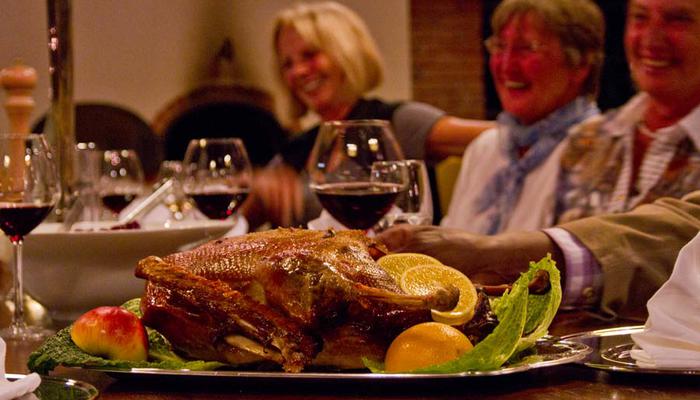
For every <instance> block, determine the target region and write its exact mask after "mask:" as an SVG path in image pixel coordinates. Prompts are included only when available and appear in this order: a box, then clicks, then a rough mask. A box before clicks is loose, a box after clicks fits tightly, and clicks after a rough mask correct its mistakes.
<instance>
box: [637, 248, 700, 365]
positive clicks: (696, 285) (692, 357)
mask: <svg viewBox="0 0 700 400" xmlns="http://www.w3.org/2000/svg"><path fill="white" fill-rule="evenodd" d="M647 309H648V310H649V318H648V319H647V321H646V324H645V326H644V331H643V332H641V333H637V334H634V335H632V339H633V340H634V342H635V343H636V344H637V346H639V347H641V349H634V350H632V352H631V354H630V355H631V356H632V358H634V359H635V360H636V361H637V365H639V366H640V367H644V368H682V369H700V234H698V235H697V236H695V238H694V239H693V240H691V241H690V243H688V244H686V245H685V246H684V247H683V248H682V249H681V251H680V253H679V254H678V259H676V265H675V266H674V268H673V272H672V273H671V277H670V278H669V280H668V281H667V282H666V283H664V285H663V286H661V288H660V289H659V290H658V291H657V292H656V293H655V294H654V296H652V298H651V299H649V302H647Z"/></svg>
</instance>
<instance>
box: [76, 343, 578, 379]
mask: <svg viewBox="0 0 700 400" xmlns="http://www.w3.org/2000/svg"><path fill="white" fill-rule="evenodd" d="M535 350H536V352H537V359H536V360H532V361H530V362H521V363H519V364H515V365H507V366H504V367H502V368H499V369H497V370H492V371H466V372H459V373H452V374H374V373H370V372H367V371H364V370H363V371H354V372H317V371H308V372H306V371H305V372H300V373H290V372H268V371H239V370H236V371H232V370H219V371H189V370H165V369H156V368H132V369H107V368H87V369H94V370H99V371H101V372H105V373H108V374H109V375H112V376H114V377H117V378H119V377H149V376H150V377H153V378H156V377H205V378H227V379H244V380H247V381H251V380H268V379H274V380H276V381H279V380H290V381H390V380H401V381H406V380H426V379H454V378H472V377H486V376H499V375H508V374H514V373H518V372H524V371H528V370H532V369H535V368H543V367H551V366H555V365H561V364H566V363H572V362H575V361H577V360H580V359H582V358H584V357H586V356H587V355H588V354H589V353H590V352H591V349H590V348H589V347H588V346H586V345H585V344H583V343H580V342H574V341H568V340H560V339H559V338H555V337H545V338H543V339H541V340H539V341H538V342H537V343H536V345H535Z"/></svg>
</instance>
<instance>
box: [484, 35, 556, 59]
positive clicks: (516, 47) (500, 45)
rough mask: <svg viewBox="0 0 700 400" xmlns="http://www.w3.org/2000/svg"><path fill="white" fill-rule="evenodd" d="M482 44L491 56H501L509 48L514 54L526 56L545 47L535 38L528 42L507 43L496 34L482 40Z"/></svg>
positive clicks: (536, 52)
mask: <svg viewBox="0 0 700 400" xmlns="http://www.w3.org/2000/svg"><path fill="white" fill-rule="evenodd" d="M484 46H486V50H487V51H488V52H489V54H490V55H492V56H501V55H503V53H505V52H506V50H508V49H509V48H510V51H511V53H512V54H514V55H516V56H528V55H533V54H538V53H540V52H542V50H543V49H544V48H546V46H545V45H543V44H542V43H540V42H538V41H536V40H533V41H530V42H518V43H513V44H509V43H508V42H506V41H505V40H501V39H500V38H498V37H496V36H491V37H489V38H488V39H486V40H484Z"/></svg>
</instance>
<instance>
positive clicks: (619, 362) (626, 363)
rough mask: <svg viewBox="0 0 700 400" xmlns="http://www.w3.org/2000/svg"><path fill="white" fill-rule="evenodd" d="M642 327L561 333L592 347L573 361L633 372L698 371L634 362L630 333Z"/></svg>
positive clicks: (669, 373) (642, 328) (698, 373)
mask: <svg viewBox="0 0 700 400" xmlns="http://www.w3.org/2000/svg"><path fill="white" fill-rule="evenodd" d="M643 330H644V326H643V325H636V326H623V327H619V328H610V329H599V330H596V331H590V332H582V333H575V334H571V335H566V336H563V337H562V339H565V340H571V341H574V342H578V343H583V344H586V345H588V346H589V347H591V348H592V349H593V351H592V352H591V353H590V354H589V355H588V356H587V357H584V358H582V359H580V360H578V361H577V363H579V364H583V365H585V366H588V367H591V368H595V369H601V370H604V371H611V372H623V373H633V374H657V375H700V370H697V369H678V368H642V367H640V366H638V365H637V364H636V362H635V360H634V359H633V358H632V357H631V356H630V350H632V348H633V347H634V342H633V341H632V337H631V336H630V335H632V334H633V333H639V332H642V331H643Z"/></svg>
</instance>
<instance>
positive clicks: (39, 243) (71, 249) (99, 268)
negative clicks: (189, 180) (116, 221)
mask: <svg viewBox="0 0 700 400" xmlns="http://www.w3.org/2000/svg"><path fill="white" fill-rule="evenodd" d="M241 225H243V226H241ZM60 228H61V226H60V224H57V223H45V224H42V225H40V226H38V227H37V228H36V229H35V230H34V231H33V232H32V233H31V234H30V235H28V236H27V237H26V238H25V241H24V244H25V246H24V285H25V288H26V291H27V293H29V294H30V295H31V296H32V297H34V298H35V299H36V300H37V301H39V302H40V303H41V304H42V305H43V306H44V307H46V309H47V310H48V312H49V315H50V316H51V317H52V318H53V319H54V320H56V321H71V320H73V319H75V318H77V317H78V316H80V315H81V314H82V313H84V312H85V311H88V310H90V309H92V308H94V307H97V306H103V305H119V304H122V303H123V302H124V301H126V300H129V299H132V298H134V297H139V296H141V294H142V293H143V287H144V281H143V280H141V279H138V278H136V277H135V276H134V268H135V267H136V263H137V262H138V261H139V260H140V259H142V258H144V257H147V256H150V255H156V256H164V255H168V254H171V253H174V252H177V251H179V250H181V249H182V248H184V247H187V246H188V245H190V246H191V245H193V244H197V243H199V242H203V241H206V240H211V239H214V238H217V237H220V236H222V235H224V234H226V235H227V236H229V235H236V234H242V233H245V231H246V230H247V223H245V221H244V220H243V219H239V222H238V223H237V224H236V225H235V227H234V224H233V222H231V221H210V220H204V221H188V222H182V223H178V224H177V225H175V226H172V227H170V228H163V227H162V225H161V226H160V227H153V226H145V227H143V228H141V229H134V230H113V231H107V230H102V231H99V230H98V231H71V232H61V231H60Z"/></svg>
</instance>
